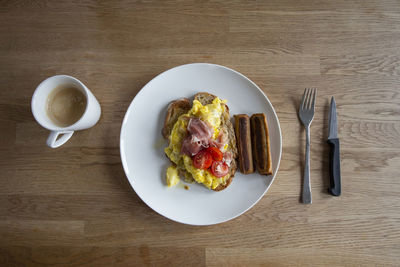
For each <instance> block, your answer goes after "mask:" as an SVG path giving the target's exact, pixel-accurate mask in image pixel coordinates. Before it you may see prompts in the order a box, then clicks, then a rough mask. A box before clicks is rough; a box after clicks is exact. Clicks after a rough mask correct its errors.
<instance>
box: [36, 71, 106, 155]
mask: <svg viewBox="0 0 400 267" xmlns="http://www.w3.org/2000/svg"><path fill="white" fill-rule="evenodd" d="M31 108H32V113H33V116H34V117H35V119H36V121H37V122H38V123H39V124H40V125H41V126H42V127H44V128H46V129H48V130H50V131H51V132H50V135H49V137H48V138H47V145H48V146H49V147H52V148H56V147H59V146H61V145H63V144H65V143H66V142H67V141H68V140H69V139H70V138H71V137H72V135H73V133H74V131H78V130H84V129H88V128H90V127H92V126H93V125H95V124H96V123H97V122H98V121H99V119H100V114H101V108H100V104H99V102H98V101H97V99H96V97H95V96H94V95H93V94H92V92H91V91H90V90H89V89H88V88H87V87H86V86H85V85H84V84H83V83H82V82H81V81H79V80H78V79H76V78H74V77H71V76H68V75H56V76H53V77H50V78H47V79H46V80H44V81H43V82H41V83H40V84H39V86H38V87H37V88H36V90H35V92H34V93H33V96H32V102H31Z"/></svg>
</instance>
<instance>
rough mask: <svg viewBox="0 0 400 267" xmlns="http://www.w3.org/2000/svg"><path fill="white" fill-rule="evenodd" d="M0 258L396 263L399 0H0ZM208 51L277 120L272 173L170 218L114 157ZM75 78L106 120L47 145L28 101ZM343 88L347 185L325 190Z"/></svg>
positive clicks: (399, 248)
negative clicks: (304, 187)
mask: <svg viewBox="0 0 400 267" xmlns="http://www.w3.org/2000/svg"><path fill="white" fill-rule="evenodd" d="M0 36H1V38H0V59H1V63H2V64H1V66H0V82H1V85H2V90H0V132H1V134H0V179H1V183H0V203H1V204H0V265H1V266H43V265H56V266H71V265H72V266H80V265H84V266H85V265H86V266H110V265H117V266H132V265H138V266H154V265H173V266H178V265H181V266H243V265H248V266H255V265H281V266H293V265H302V266H309V265H329V266H343V265H347V266H353V265H357V266H359V265H363V266H364V265H370V266H375V265H393V266H395V265H398V264H399V262H400V197H399V192H400V179H399V167H400V142H399V141H398V140H400V89H399V84H400V65H399V59H400V47H399V43H400V4H399V1H396V0H392V1H377V0H367V1H361V0H357V1H345V0H339V1H319V0H318V1H317V0H311V1H295V0H283V1H232V2H227V1H168V2H165V1H134V2H131V1H119V2H112V1H94V0H93V1H89V0H85V1H33V0H27V1H23V0H21V1H7V0H3V1H1V2H0ZM191 62H210V63H216V64H221V65H226V66H227V67H231V68H233V69H235V70H237V71H239V72H242V73H243V74H245V75H246V76H248V77H249V78H250V79H252V80H253V81H254V82H255V83H256V84H258V85H259V86H260V87H261V88H262V89H263V90H264V92H265V93H266V94H267V95H268V97H269V99H270V100H271V102H272V103H273V105H274V107H275V109H276V112H277V114H278V117H279V119H280V123H281V127H282V134H283V136H282V138H283V154H282V161H281V165H280V169H279V172H278V175H277V177H276V180H275V181H274V183H273V185H272V186H271V188H270V190H269V191H268V193H267V195H266V196H264V197H263V198H262V199H261V201H260V202H259V203H258V204H257V205H256V206H255V207H254V208H252V209H251V210H250V211H248V212H246V213H245V214H243V215H242V216H240V217H238V218H236V219H234V220H232V221H229V222H226V223H224V224H221V225H214V226H206V227H194V226H188V225H181V224H177V223H175V222H172V221H170V220H168V219H166V218H164V217H162V216H160V215H158V214H157V213H155V212H153V211H152V210H151V209H150V208H149V207H147V206H146V205H145V204H144V203H143V202H142V201H141V200H140V199H139V198H138V196H137V195H136V194H135V192H134V191H133V190H132V189H131V187H130V185H129V183H128V181H127V179H126V177H125V174H124V172H123V169H122V166H121V160H120V156H119V131H120V125H121V123H122V119H123V116H124V114H125V111H126V109H127V107H128V106H129V104H130V102H131V100H132V99H133V97H134V96H135V95H136V94H137V92H138V91H139V90H140V89H141V88H142V87H143V86H144V85H145V84H146V83H147V82H148V81H149V80H151V79H152V78H153V77H154V76H155V75H157V74H159V73H161V72H162V71H164V70H166V69H168V68H171V67H174V66H177V65H181V64H185V63H191ZM55 74H69V75H72V76H75V77H77V78H79V79H80V80H82V81H83V82H84V83H85V84H86V85H87V86H88V87H89V88H90V89H91V90H92V91H93V92H94V94H95V95H96V97H97V98H98V100H99V102H100V104H101V106H102V116H101V120H100V122H99V123H98V124H97V125H96V126H95V127H93V128H91V129H89V130H86V131H80V132H78V133H75V134H74V136H73V138H72V139H71V140H70V141H69V142H68V143H67V144H66V145H64V146H63V147H62V148H60V149H57V150H54V149H50V148H48V147H46V146H45V140H46V138H47V131H46V130H45V129H43V128H41V127H40V126H39V125H38V124H37V123H36V122H35V121H34V118H33V116H32V114H31V110H30V100H31V96H32V94H33V91H34V89H35V88H36V86H37V85H38V84H39V83H40V82H41V81H42V80H43V79H45V78H46V77H49V76H52V75H55ZM311 86H314V87H317V88H318V98H317V105H316V114H315V118H314V121H313V124H312V127H311V185H312V192H313V204H312V205H302V204H301V203H300V202H299V199H300V193H301V180H302V170H303V167H302V164H303V161H304V142H305V136H304V129H303V127H302V126H301V124H300V122H299V120H298V116H297V110H298V105H299V103H300V98H301V94H302V92H303V88H305V87H311ZM331 96H335V99H336V103H337V108H338V118H339V137H340V141H341V153H342V154H341V155H342V165H341V167H342V179H343V181H342V186H343V188H342V191H343V195H342V196H340V197H339V198H334V197H331V196H330V195H328V194H327V192H326V189H327V187H328V156H327V155H328V152H329V147H328V146H327V144H326V139H327V117H328V110H329V100H330V98H331Z"/></svg>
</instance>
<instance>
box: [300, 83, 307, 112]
mask: <svg viewBox="0 0 400 267" xmlns="http://www.w3.org/2000/svg"><path fill="white" fill-rule="evenodd" d="M306 95H307V88H306V89H304V94H303V97H302V98H301V104H300V110H301V109H304V103H305V100H306Z"/></svg>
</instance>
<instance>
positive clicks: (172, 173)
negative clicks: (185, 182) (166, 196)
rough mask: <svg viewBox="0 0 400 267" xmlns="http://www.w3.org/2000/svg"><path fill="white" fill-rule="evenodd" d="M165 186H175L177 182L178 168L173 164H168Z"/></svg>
mask: <svg viewBox="0 0 400 267" xmlns="http://www.w3.org/2000/svg"><path fill="white" fill-rule="evenodd" d="M166 176H167V186H168V187H171V186H175V185H177V184H178V183H179V175H178V170H177V169H176V167H175V166H169V167H168V169H167V175H166Z"/></svg>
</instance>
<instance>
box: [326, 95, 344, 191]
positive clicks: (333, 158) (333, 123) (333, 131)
mask: <svg viewBox="0 0 400 267" xmlns="http://www.w3.org/2000/svg"><path fill="white" fill-rule="evenodd" d="M328 123H329V126H328V131H329V132H328V144H329V145H330V148H331V153H330V184H331V185H330V188H329V192H330V193H331V194H332V195H334V196H340V194H341V191H342V190H341V174H340V144H339V138H338V134H337V130H338V127H337V114H336V102H335V98H334V97H332V99H331V108H330V111H329V119H328Z"/></svg>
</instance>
